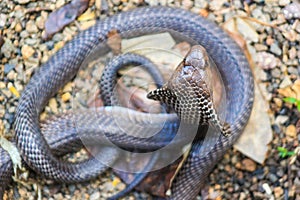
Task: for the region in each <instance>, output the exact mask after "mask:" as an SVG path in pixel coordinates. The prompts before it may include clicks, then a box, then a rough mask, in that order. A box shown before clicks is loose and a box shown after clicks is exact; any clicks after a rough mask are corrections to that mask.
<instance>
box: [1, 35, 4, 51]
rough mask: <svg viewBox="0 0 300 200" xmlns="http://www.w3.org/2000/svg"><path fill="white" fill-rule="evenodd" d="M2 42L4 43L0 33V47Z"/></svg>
mask: <svg viewBox="0 0 300 200" xmlns="http://www.w3.org/2000/svg"><path fill="white" fill-rule="evenodd" d="M3 44H4V39H3V37H2V35H1V34H0V48H1V47H2V45H3Z"/></svg>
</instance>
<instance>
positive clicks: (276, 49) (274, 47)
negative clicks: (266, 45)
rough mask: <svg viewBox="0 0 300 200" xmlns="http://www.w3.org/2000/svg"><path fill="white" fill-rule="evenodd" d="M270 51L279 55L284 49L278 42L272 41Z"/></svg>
mask: <svg viewBox="0 0 300 200" xmlns="http://www.w3.org/2000/svg"><path fill="white" fill-rule="evenodd" d="M270 51H271V52H272V53H274V54H276V55H277V56H280V55H281V53H282V51H281V49H280V48H279V46H278V44H277V43H275V42H274V43H272V44H271V47H270Z"/></svg>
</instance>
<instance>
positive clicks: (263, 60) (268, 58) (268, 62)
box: [257, 52, 279, 69]
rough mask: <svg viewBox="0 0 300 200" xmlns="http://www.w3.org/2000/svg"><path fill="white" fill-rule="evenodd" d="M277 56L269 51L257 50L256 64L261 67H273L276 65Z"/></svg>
mask: <svg viewBox="0 0 300 200" xmlns="http://www.w3.org/2000/svg"><path fill="white" fill-rule="evenodd" d="M278 63H279V62H278V60H277V58H276V57H275V56H274V55H273V54H270V53H267V52H259V53H257V64H258V66H260V67H261V68H263V69H273V68H275V67H276V66H278Z"/></svg>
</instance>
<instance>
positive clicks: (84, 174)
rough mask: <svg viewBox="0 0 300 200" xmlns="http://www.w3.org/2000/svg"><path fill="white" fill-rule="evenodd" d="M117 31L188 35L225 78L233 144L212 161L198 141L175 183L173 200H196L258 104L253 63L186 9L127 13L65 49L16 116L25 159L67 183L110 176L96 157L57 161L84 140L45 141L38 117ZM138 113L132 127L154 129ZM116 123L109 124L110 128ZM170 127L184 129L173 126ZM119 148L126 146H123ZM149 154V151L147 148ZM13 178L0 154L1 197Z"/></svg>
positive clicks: (221, 145)
mask: <svg viewBox="0 0 300 200" xmlns="http://www.w3.org/2000/svg"><path fill="white" fill-rule="evenodd" d="M112 30H117V31H118V33H119V34H120V35H121V36H122V38H132V37H136V36H140V35H144V34H151V33H157V32H163V31H169V32H178V33H181V34H182V35H184V36H186V37H187V38H190V39H192V40H193V41H195V42H196V43H198V44H201V45H202V46H203V47H204V48H205V49H206V51H207V53H208V54H209V56H210V57H211V59H212V60H213V61H214V62H215V64H216V66H217V67H218V70H219V71H220V74H221V76H222V79H223V82H224V85H225V89H226V94H227V96H226V98H227V99H226V102H227V105H226V113H227V115H226V122H227V123H228V124H230V134H229V135H228V137H224V136H222V137H219V139H218V141H217V142H216V144H215V145H214V146H212V150H211V151H209V152H208V153H207V154H206V155H205V156H200V152H201V151H200V149H201V142H197V141H194V142H193V143H192V148H191V152H190V153H189V155H188V158H187V160H186V161H185V163H184V165H183V167H182V168H181V169H180V171H179V173H178V174H177V176H176V178H175V180H174V182H173V184H172V188H171V195H170V196H168V197H167V198H168V199H194V198H196V196H197V194H198V193H199V191H200V189H201V186H202V185H203V184H204V182H205V178H206V177H207V175H208V174H209V172H210V171H211V170H212V169H213V167H214V165H215V164H216V163H217V162H218V160H219V159H221V158H222V156H223V155H224V153H225V152H226V150H227V149H229V148H230V147H231V146H232V145H233V143H234V142H235V141H236V140H237V139H238V137H239V136H240V134H241V133H242V131H243V129H244V127H245V125H246V123H247V121H248V118H249V115H250V112H251V109H252V104H253V77H252V73H251V70H250V67H249V64H248V62H247V60H246V58H245V56H244V54H243V53H242V50H241V49H240V48H239V47H238V46H237V44H236V43H235V42H234V41H233V40H232V39H231V38H230V37H229V36H228V35H227V34H226V33H225V32H224V31H223V30H222V29H221V28H219V27H218V26H217V25H216V24H214V23H212V22H210V21H208V20H206V19H204V18H202V17H200V16H199V15H196V14H193V13H190V12H188V11H186V10H182V9H176V8H167V7H144V8H138V9H135V10H132V11H128V12H122V13H120V14H117V15H114V16H111V17H108V18H106V19H104V20H101V21H99V22H97V23H96V25H94V26H93V27H91V28H90V29H88V30H86V31H84V32H82V33H80V34H79V35H78V36H77V37H76V38H75V39H73V40H72V41H70V42H69V43H68V44H66V45H65V46H64V47H63V48H62V49H61V50H59V51H58V52H57V53H56V54H55V55H54V56H52V57H51V58H50V59H49V61H48V62H47V63H45V64H44V65H43V66H42V67H41V68H40V70H39V71H38V72H36V73H35V74H34V76H33V77H32V78H31V80H30V82H29V83H28V85H27V86H26V88H25V89H24V91H23V92H22V95H21V98H20V100H19V104H18V108H17V111H16V115H15V116H16V118H15V135H16V145H17V147H18V149H19V152H20V154H21V155H22V158H23V159H24V160H25V162H26V163H27V164H28V166H29V167H30V168H32V169H33V170H35V171H36V172H38V173H39V174H41V175H43V176H45V177H47V178H50V179H53V180H56V181H60V182H66V183H68V182H80V181H84V180H88V179H91V178H93V177H95V176H96V175H98V174H99V173H101V172H102V171H104V170H105V169H106V166H103V165H101V164H99V162H97V161H96V160H95V159H93V158H92V159H89V160H87V161H84V162H80V163H72V164H71V163H68V162H63V161H60V160H59V159H58V158H57V157H56V156H55V155H54V154H58V155H59V154H63V153H65V152H64V151H69V150H67V148H66V147H65V146H63V144H66V143H67V142H69V144H70V145H68V146H69V147H70V148H72V144H74V148H75V147H76V145H75V144H76V143H78V141H76V139H74V137H75V136H74V135H72V134H70V135H71V137H67V136H65V135H63V136H59V134H54V136H48V138H47V140H46V139H45V138H44V137H43V135H42V134H41V128H40V125H39V115H40V113H41V111H42V110H43V109H44V107H45V105H46V104H47V102H48V101H49V99H50V98H51V97H52V96H53V95H54V94H55V93H57V91H58V90H59V89H60V88H61V87H62V86H63V85H65V84H66V83H67V82H68V81H70V80H71V79H72V78H73V77H74V76H75V75H76V73H77V71H78V70H79V68H80V66H81V64H82V63H83V62H84V59H85V57H86V56H87V55H88V54H89V53H90V52H91V51H93V49H94V48H95V47H96V46H97V44H99V43H103V42H106V41H107V39H108V35H109V33H110V32H111V31H112ZM123 111H124V109H121V108H120V113H122V112H123ZM128 112H132V111H128ZM100 114H102V115H103V120H104V119H106V118H110V114H109V111H107V110H106V109H105V108H104V109H103V110H102V112H100ZM131 114H132V115H133V117H132V118H131V119H127V120H128V123H131V122H130V121H131V120H134V119H136V120H138V121H142V122H144V123H147V120H146V119H142V120H140V118H141V117H142V114H140V113H138V112H132V113H131ZM167 115H168V114H165V115H164V116H163V115H161V114H157V119H158V120H159V119H160V118H166V119H170V118H168V117H167ZM109 122H110V121H108V122H107V123H108V124H107V125H108V126H109ZM157 123H159V122H157ZM168 123H170V124H176V123H178V122H177V121H176V120H175V121H174V120H173V121H172V120H170V122H168ZM163 131H164V132H165V133H166V134H171V131H174V128H172V127H171V126H168V124H167V127H166V129H165V130H163ZM112 135H113V136H116V138H114V140H115V141H119V138H118V135H117V134H115V135H114V134H112ZM120 137H121V136H120ZM166 138H168V137H167V136H166ZM47 142H48V143H47ZM133 142H134V140H133V139H132V140H131V139H130V138H129V143H133ZM136 142H138V141H136ZM120 144H121V145H122V142H120ZM133 144H134V143H133ZM145 144H146V145H147V144H148V143H147V142H146V143H145ZM63 147H64V148H63ZM50 148H52V150H50ZM141 148H142V145H141ZM145 148H146V149H147V146H146V147H145ZM102 155H103V158H104V159H106V160H107V162H108V163H112V162H114V161H115V159H116V156H115V152H114V150H113V149H111V148H104V149H102ZM11 175H12V163H11V160H10V158H9V156H8V154H7V153H6V151H5V150H3V149H1V148H0V178H1V183H0V194H1V196H2V194H3V192H4V190H5V188H6V186H7V183H8V182H9V181H10V180H11Z"/></svg>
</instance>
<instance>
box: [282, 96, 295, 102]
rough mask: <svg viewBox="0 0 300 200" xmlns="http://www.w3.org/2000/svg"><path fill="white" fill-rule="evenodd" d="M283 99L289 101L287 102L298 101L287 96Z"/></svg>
mask: <svg viewBox="0 0 300 200" xmlns="http://www.w3.org/2000/svg"><path fill="white" fill-rule="evenodd" d="M283 101H284V102H287V103H296V102H297V99H296V98H294V97H285V98H283Z"/></svg>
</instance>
